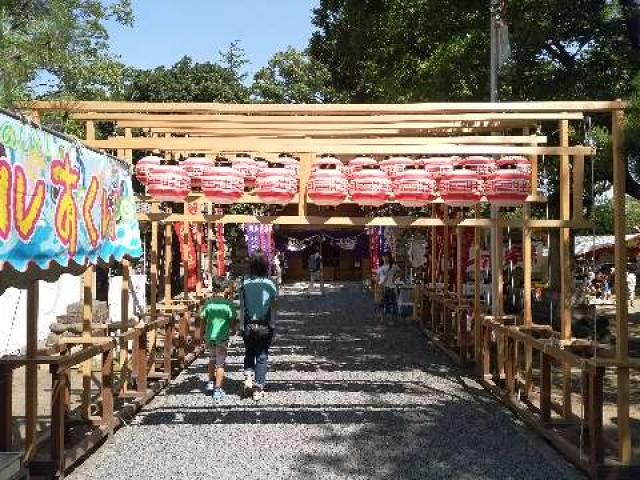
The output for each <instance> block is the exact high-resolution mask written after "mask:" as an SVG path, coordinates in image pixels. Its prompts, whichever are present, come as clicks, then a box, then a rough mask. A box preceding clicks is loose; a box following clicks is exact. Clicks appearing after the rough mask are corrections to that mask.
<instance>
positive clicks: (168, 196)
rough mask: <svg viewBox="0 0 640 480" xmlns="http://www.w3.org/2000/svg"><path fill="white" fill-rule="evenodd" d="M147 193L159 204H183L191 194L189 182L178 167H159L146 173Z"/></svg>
mask: <svg viewBox="0 0 640 480" xmlns="http://www.w3.org/2000/svg"><path fill="white" fill-rule="evenodd" d="M147 193H148V194H149V195H151V196H152V197H153V198H155V199H156V200H159V201H161V202H183V201H184V200H185V199H186V198H187V195H189V193H191V180H190V179H189V175H187V172H185V171H184V169H183V168H182V167H180V166H178V165H160V166H157V167H153V168H151V169H150V170H149V171H148V172H147Z"/></svg>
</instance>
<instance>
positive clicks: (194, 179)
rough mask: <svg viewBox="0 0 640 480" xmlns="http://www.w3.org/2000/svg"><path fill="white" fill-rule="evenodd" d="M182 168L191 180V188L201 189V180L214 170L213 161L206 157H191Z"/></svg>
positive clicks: (183, 163)
mask: <svg viewBox="0 0 640 480" xmlns="http://www.w3.org/2000/svg"><path fill="white" fill-rule="evenodd" d="M182 168H184V170H185V171H186V172H187V175H189V178H190V179H191V187H192V188H200V179H201V178H202V176H203V175H205V174H206V173H207V172H208V171H209V170H210V169H211V168H213V161H212V160H211V159H210V158H206V157H189V158H187V159H186V160H185V161H184V162H182Z"/></svg>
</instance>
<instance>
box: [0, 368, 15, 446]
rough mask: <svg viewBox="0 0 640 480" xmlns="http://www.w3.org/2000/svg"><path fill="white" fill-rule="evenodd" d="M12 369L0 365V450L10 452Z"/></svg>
mask: <svg viewBox="0 0 640 480" xmlns="http://www.w3.org/2000/svg"><path fill="white" fill-rule="evenodd" d="M12 401H13V370H12V369H11V367H10V366H8V365H0V452H10V451H11V443H12V437H13V435H12V434H13V432H12V429H13V406H12Z"/></svg>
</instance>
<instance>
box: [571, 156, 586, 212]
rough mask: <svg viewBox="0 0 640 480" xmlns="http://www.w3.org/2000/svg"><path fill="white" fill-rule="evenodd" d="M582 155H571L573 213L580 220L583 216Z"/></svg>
mask: <svg viewBox="0 0 640 480" xmlns="http://www.w3.org/2000/svg"><path fill="white" fill-rule="evenodd" d="M583 196H584V156H582V155H576V156H575V157H573V215H572V218H574V219H576V220H581V219H582V218H583V217H584V205H583V199H584V197H583Z"/></svg>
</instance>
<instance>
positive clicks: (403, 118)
mask: <svg viewBox="0 0 640 480" xmlns="http://www.w3.org/2000/svg"><path fill="white" fill-rule="evenodd" d="M71 118H74V119H76V120H101V121H116V122H119V121H123V120H124V121H137V122H148V121H158V120H161V121H164V122H175V123H176V124H179V123H187V122H209V123H219V122H236V123H241V124H248V125H251V124H283V123H284V124H286V123H296V124H301V123H316V124H317V123H328V124H332V123H343V124H344V123H374V124H378V123H393V122H478V121H483V122H502V121H509V120H517V121H541V120H562V119H570V120H581V119H583V118H584V115H583V114H582V112H572V113H568V112H558V113H541V112H534V113H521V112H515V113H494V112H489V113H457V114H422V115H411V114H404V115H402V114H400V115H397V114H396V115H394V114H386V115H340V116H337V115H233V114H207V113H200V114H189V113H182V114H173V113H153V114H150V113H131V112H124V113H122V112H116V113H96V112H89V113H74V114H72V115H71Z"/></svg>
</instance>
